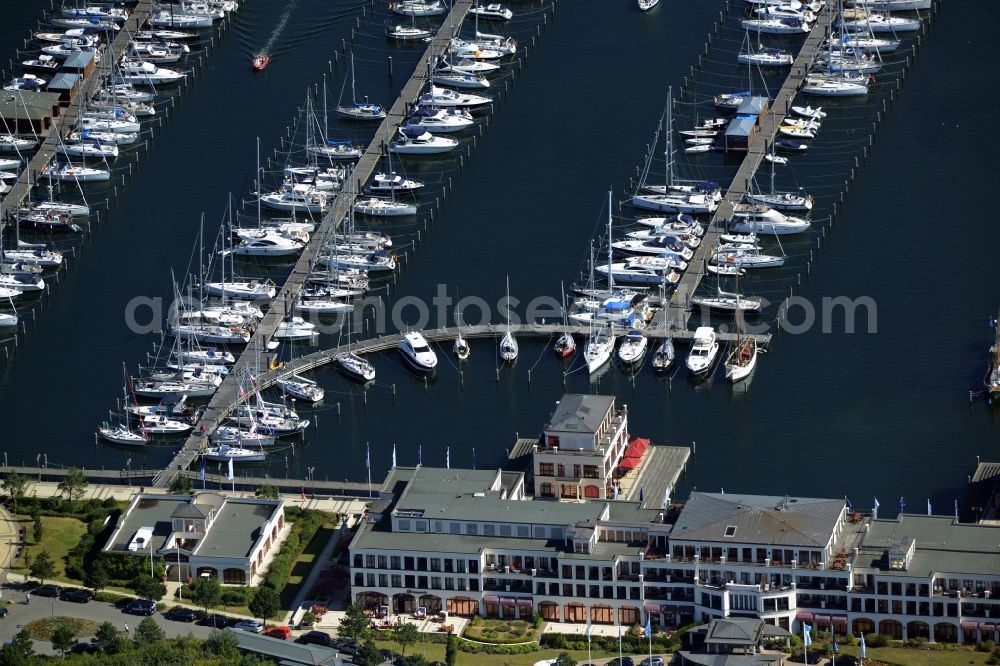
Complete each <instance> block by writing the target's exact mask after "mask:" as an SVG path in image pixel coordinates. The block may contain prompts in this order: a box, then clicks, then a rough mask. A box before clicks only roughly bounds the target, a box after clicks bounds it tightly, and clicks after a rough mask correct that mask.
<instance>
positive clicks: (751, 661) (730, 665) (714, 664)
mask: <svg viewBox="0 0 1000 666" xmlns="http://www.w3.org/2000/svg"><path fill="white" fill-rule="evenodd" d="M677 654H679V655H680V656H681V660H682V661H681V663H684V664H697V666H762V665H764V664H773V663H775V662H779V663H780V662H781V660H782V658H783V657H784V656H785V655H783V654H705V653H698V652H688V651H686V650H682V651H680V652H678V653H677Z"/></svg>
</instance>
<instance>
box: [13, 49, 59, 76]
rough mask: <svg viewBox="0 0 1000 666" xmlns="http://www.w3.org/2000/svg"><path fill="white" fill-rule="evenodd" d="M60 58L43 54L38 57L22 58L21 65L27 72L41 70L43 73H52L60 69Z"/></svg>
mask: <svg viewBox="0 0 1000 666" xmlns="http://www.w3.org/2000/svg"><path fill="white" fill-rule="evenodd" d="M60 64H61V63H60V62H59V60H58V59H57V58H56V57H55V56H51V55H47V54H42V55H40V56H38V57H37V58H32V59H30V60H22V61H21V67H22V68H23V69H24V71H26V72H33V73H34V72H39V73H42V74H52V73H55V72H56V70H58V69H59V66H60Z"/></svg>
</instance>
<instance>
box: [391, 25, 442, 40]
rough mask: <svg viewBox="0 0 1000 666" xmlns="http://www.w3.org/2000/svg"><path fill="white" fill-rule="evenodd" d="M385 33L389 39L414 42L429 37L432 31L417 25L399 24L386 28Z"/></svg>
mask: <svg viewBox="0 0 1000 666" xmlns="http://www.w3.org/2000/svg"><path fill="white" fill-rule="evenodd" d="M385 34H386V36H387V37H388V38H389V39H395V40H398V41H401V42H413V41H419V40H423V39H429V38H430V36H431V31H430V30H424V29H423V28H417V27H415V26H408V25H397V26H396V27H394V28H391V29H389V30H386V33H385Z"/></svg>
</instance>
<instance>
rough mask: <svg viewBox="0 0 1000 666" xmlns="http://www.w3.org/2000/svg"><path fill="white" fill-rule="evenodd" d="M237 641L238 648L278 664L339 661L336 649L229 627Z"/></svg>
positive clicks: (315, 665)
mask: <svg viewBox="0 0 1000 666" xmlns="http://www.w3.org/2000/svg"><path fill="white" fill-rule="evenodd" d="M227 631H231V632H232V633H233V635H234V636H236V640H237V642H238V643H239V648H240V649H241V650H245V651H247V652H253V653H255V654H259V655H262V656H264V657H267V658H269V659H271V660H273V661H276V662H278V663H280V664H304V665H306V666H333V664H337V663H346V662H341V660H338V659H337V651H336V650H331V649H330V648H327V647H321V646H319V645H301V644H299V643H293V642H292V641H283V640H281V639H280V638H271V637H270V636H262V635H260V634H254V633H251V632H249V631H241V630H239V629H233V628H232V627H230V628H229V629H227Z"/></svg>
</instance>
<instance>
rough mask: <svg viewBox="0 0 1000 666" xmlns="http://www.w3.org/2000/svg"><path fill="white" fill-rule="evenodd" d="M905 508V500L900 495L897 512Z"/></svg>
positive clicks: (901, 511)
mask: <svg viewBox="0 0 1000 666" xmlns="http://www.w3.org/2000/svg"><path fill="white" fill-rule="evenodd" d="M905 508H906V500H904V499H903V498H902V497H900V498H899V512H900V513H903V510H904V509H905Z"/></svg>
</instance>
